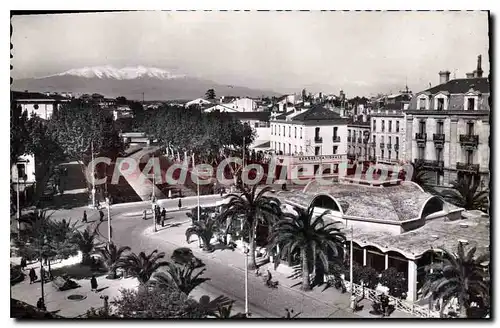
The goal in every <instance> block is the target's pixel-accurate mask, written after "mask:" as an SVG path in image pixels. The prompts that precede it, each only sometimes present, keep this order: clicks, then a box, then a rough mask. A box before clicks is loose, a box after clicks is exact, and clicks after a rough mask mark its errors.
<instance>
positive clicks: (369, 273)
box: [344, 262, 379, 289]
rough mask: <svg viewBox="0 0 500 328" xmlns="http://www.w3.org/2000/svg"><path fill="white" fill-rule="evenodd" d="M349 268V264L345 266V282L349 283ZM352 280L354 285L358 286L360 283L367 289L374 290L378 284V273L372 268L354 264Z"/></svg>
mask: <svg viewBox="0 0 500 328" xmlns="http://www.w3.org/2000/svg"><path fill="white" fill-rule="evenodd" d="M349 270H350V266H349V263H347V264H346V266H345V271H344V275H345V280H347V281H350V280H349V279H350V272H349ZM352 275H353V280H354V283H355V284H358V285H360V284H361V281H363V283H364V284H365V286H366V287H367V288H371V289H375V288H376V287H377V285H378V282H379V273H378V272H377V270H375V269H374V268H372V267H368V266H362V265H359V264H358V263H356V262H354V265H353V269H352Z"/></svg>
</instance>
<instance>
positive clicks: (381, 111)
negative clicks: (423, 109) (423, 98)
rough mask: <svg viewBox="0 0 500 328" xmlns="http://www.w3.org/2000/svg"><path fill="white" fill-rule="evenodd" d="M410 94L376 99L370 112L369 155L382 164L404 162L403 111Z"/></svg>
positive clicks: (404, 135) (406, 92)
mask: <svg viewBox="0 0 500 328" xmlns="http://www.w3.org/2000/svg"><path fill="white" fill-rule="evenodd" d="M411 99H412V93H411V91H409V90H408V87H406V90H404V91H401V92H400V93H398V94H393V95H389V96H385V97H381V98H379V99H377V100H376V101H375V102H374V103H373V106H374V108H373V107H372V110H371V135H370V138H371V140H370V146H371V148H372V151H371V152H370V155H371V156H372V160H376V161H377V163H382V164H396V163H400V162H402V161H404V160H405V150H406V143H405V142H406V133H405V118H404V109H407V108H408V106H409V102H410V100H411Z"/></svg>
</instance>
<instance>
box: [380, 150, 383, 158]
mask: <svg viewBox="0 0 500 328" xmlns="http://www.w3.org/2000/svg"><path fill="white" fill-rule="evenodd" d="M380 157H381V158H384V150H383V149H382V150H381V151H380Z"/></svg>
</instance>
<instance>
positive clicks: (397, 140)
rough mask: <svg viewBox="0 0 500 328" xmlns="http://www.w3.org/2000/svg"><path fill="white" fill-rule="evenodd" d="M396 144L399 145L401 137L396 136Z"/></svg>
mask: <svg viewBox="0 0 500 328" xmlns="http://www.w3.org/2000/svg"><path fill="white" fill-rule="evenodd" d="M396 145H399V137H396Z"/></svg>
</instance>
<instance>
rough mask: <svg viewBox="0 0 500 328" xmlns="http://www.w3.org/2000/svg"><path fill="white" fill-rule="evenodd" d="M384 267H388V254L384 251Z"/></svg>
mask: <svg viewBox="0 0 500 328" xmlns="http://www.w3.org/2000/svg"><path fill="white" fill-rule="evenodd" d="M385 269H386V270H387V269H389V254H387V253H385Z"/></svg>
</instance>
